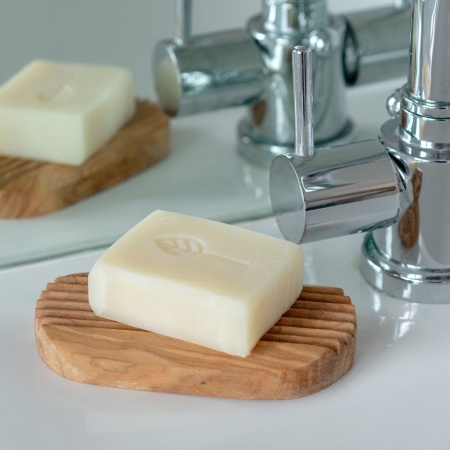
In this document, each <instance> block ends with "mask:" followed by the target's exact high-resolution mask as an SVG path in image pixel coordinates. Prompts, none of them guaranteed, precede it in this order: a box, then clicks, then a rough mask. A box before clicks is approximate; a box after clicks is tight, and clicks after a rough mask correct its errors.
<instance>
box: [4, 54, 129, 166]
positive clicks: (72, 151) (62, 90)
mask: <svg viewBox="0 0 450 450" xmlns="http://www.w3.org/2000/svg"><path fill="white" fill-rule="evenodd" d="M134 111H135V100H134V92H133V80H132V75H131V72H130V71H129V70H127V69H124V68H119V67H110V66H100V65H89V64H68V63H60V62H52V61H42V60H36V61H32V62H31V63H30V64H28V65H27V66H25V67H24V68H23V69H22V70H21V71H20V72H19V73H17V74H16V75H15V76H13V77H12V78H11V79H10V80H9V81H7V82H6V83H5V84H4V85H3V86H2V87H1V88H0V154H3V155H6V156H10V157H18V158H26V159H35V160H40V161H47V162H53V163H61V164H68V165H81V164H83V163H84V162H85V161H86V160H87V159H88V158H89V157H90V156H91V155H92V154H93V153H94V152H95V151H96V150H97V149H98V148H99V147H100V146H101V145H102V144H104V143H105V142H106V141H107V140H108V139H110V138H111V137H112V136H113V135H114V134H115V133H116V131H117V130H118V129H119V128H121V126H122V125H123V124H124V123H126V122H127V121H128V120H129V119H130V117H131V116H132V115H133V114H134Z"/></svg>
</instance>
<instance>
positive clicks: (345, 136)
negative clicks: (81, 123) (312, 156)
mask: <svg viewBox="0 0 450 450" xmlns="http://www.w3.org/2000/svg"><path fill="white" fill-rule="evenodd" d="M190 3H191V2H190V1H188V0H184V1H182V0H179V1H178V3H177V5H178V7H179V9H178V13H177V15H176V30H177V31H176V37H175V39H174V40H169V41H163V42H161V43H159V45H158V46H157V48H156V50H155V56H154V67H155V80H156V89H157V92H158V94H159V98H160V102H161V104H162V106H163V107H164V108H165V109H166V111H167V112H169V113H170V114H171V115H183V114H193V113H198V112H203V111H210V110H213V109H220V108H225V107H232V106H242V105H248V113H247V115H246V117H245V118H244V119H243V120H242V121H241V122H240V124H239V128H238V134H239V137H238V149H239V151H240V153H241V154H242V155H243V156H244V157H246V158H247V159H249V160H251V161H253V162H256V163H258V164H260V165H265V166H268V165H270V162H271V161H272V159H273V158H274V157H275V156H276V155H279V154H284V153H288V152H292V151H293V149H294V145H295V123H294V105H293V88H292V61H291V54H292V50H293V49H294V47H296V46H298V45H308V46H309V47H311V49H312V51H313V54H314V58H313V64H314V67H313V78H314V102H315V105H314V122H315V140H316V144H318V145H329V144H339V143H343V142H350V141H351V140H352V139H353V137H354V135H355V126H354V124H353V123H352V121H351V120H350V118H349V116H348V113H347V107H346V92H345V88H346V86H347V85H355V84H362V83H367V82H373V81H379V80H382V79H386V78H389V77H393V76H399V75H400V74H401V73H404V70H405V68H406V66H407V61H408V51H407V49H408V31H409V20H410V13H409V10H410V8H409V2H404V4H403V3H402V4H401V5H400V6H399V5H397V6H396V5H394V6H392V7H383V8H378V9H374V10H370V11H367V12H360V13H355V14H349V15H347V16H346V17H343V16H342V17H341V16H333V15H330V14H329V13H328V10H327V2H326V0H276V1H275V0H263V1H262V12H261V14H259V15H257V16H255V17H253V18H251V19H250V20H249V22H248V24H247V27H246V29H245V30H232V31H229V32H220V33H213V34H209V35H204V36H191V33H190V14H191V6H190ZM388 36H390V37H392V39H390V38H389V37H388ZM387 63H388V65H387ZM386 67H389V69H388V70H386Z"/></svg>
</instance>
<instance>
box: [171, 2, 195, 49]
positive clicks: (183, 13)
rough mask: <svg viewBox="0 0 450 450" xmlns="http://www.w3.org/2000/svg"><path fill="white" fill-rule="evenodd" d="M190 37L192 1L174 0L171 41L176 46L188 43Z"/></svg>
mask: <svg viewBox="0 0 450 450" xmlns="http://www.w3.org/2000/svg"><path fill="white" fill-rule="evenodd" d="M191 36H192V0H176V2H175V23H174V37H173V40H174V42H175V44H177V45H184V44H186V43H187V42H189V40H190V38H191Z"/></svg>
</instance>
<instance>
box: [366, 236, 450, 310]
mask: <svg viewBox="0 0 450 450" xmlns="http://www.w3.org/2000/svg"><path fill="white" fill-rule="evenodd" d="M360 271H361V275H362V276H363V278H364V279H365V280H366V281H367V283H369V285H371V286H372V287H374V288H375V289H377V290H379V291H383V292H385V293H386V294H388V295H390V296H392V297H396V298H401V299H403V300H407V301H411V302H417V303H435V304H443V303H450V268H449V269H426V268H423V267H413V266H409V265H407V264H404V263H401V262H400V261H395V260H393V259H391V258H389V257H387V256H386V255H385V254H384V253H383V252H382V251H381V250H380V249H379V248H378V246H377V245H376V243H375V240H374V237H373V234H372V233H368V234H367V235H366V236H365V238H364V243H363V246H362V255H361V265H360Z"/></svg>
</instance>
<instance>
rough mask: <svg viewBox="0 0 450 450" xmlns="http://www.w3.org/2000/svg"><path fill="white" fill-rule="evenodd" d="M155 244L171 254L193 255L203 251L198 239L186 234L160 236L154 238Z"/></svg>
mask: <svg viewBox="0 0 450 450" xmlns="http://www.w3.org/2000/svg"><path fill="white" fill-rule="evenodd" d="M154 240H155V243H156V245H157V246H158V247H159V248H160V249H161V250H164V251H165V252H167V253H169V254H170V255H173V256H195V255H201V254H202V253H203V251H204V250H203V244H202V242H200V241H199V240H198V239H194V238H192V237H186V236H161V237H156V238H154Z"/></svg>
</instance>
